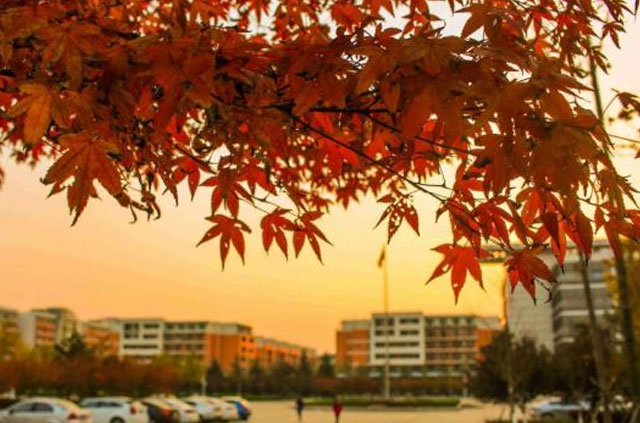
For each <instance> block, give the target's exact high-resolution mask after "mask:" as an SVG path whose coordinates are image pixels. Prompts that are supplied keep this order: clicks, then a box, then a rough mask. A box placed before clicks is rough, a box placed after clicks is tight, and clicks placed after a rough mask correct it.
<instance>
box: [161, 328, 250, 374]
mask: <svg viewBox="0 0 640 423" xmlns="http://www.w3.org/2000/svg"><path fill="white" fill-rule="evenodd" d="M164 352H165V354H167V355H170V356H174V357H185V356H191V357H198V358H200V359H201V360H202V362H203V364H204V365H209V364H211V362H212V361H214V360H215V361H217V362H218V363H219V364H220V367H221V368H222V370H223V371H230V370H231V369H232V368H233V366H234V365H235V363H236V362H237V363H238V364H239V365H240V366H242V367H248V366H249V364H250V363H251V362H252V361H253V360H255V359H256V349H255V345H254V339H253V334H252V331H251V327H249V326H246V325H242V324H239V323H218V322H208V321H182V322H166V323H165V330H164Z"/></svg>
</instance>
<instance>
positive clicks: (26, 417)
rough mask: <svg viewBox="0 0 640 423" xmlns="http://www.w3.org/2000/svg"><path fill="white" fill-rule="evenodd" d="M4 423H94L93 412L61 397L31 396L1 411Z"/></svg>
mask: <svg viewBox="0 0 640 423" xmlns="http://www.w3.org/2000/svg"><path fill="white" fill-rule="evenodd" d="M0 419H1V420H2V423H92V419H91V412H90V411H88V410H83V409H82V408H80V407H78V406H77V405H76V404H74V403H72V402H71V401H67V400H64V399H59V398H29V399H26V400H22V401H19V402H17V403H15V404H14V405H12V406H11V407H9V408H7V409H5V410H3V411H2V412H0Z"/></svg>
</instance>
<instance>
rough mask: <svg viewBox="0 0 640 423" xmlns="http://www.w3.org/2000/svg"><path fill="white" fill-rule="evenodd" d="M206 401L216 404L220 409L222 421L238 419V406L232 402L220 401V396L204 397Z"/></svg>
mask: <svg viewBox="0 0 640 423" xmlns="http://www.w3.org/2000/svg"><path fill="white" fill-rule="evenodd" d="M205 398H206V399H207V400H208V401H210V402H212V403H213V404H215V405H217V406H218V407H219V408H220V410H222V421H225V422H230V421H236V420H240V415H239V414H238V408H237V407H236V406H235V405H234V404H229V403H228V402H226V401H222V400H221V399H220V398H214V397H205Z"/></svg>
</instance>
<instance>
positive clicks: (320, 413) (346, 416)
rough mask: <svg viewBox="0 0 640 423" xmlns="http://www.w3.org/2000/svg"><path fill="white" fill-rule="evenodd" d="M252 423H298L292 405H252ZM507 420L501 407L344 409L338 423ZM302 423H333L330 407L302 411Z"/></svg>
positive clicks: (273, 403)
mask: <svg viewBox="0 0 640 423" xmlns="http://www.w3.org/2000/svg"><path fill="white" fill-rule="evenodd" d="M252 409H253V415H252V416H251V420H250V422H251V423H297V422H298V416H297V415H296V411H295V408H294V403H293V401H264V402H263V401H256V402H253V403H252ZM501 412H504V414H503V417H505V416H506V408H505V406H502V405H494V404H482V405H478V406H475V407H462V408H459V409H425V408H422V409H401V410H397V409H379V408H373V409H372V408H350V407H345V408H344V411H343V413H342V418H341V419H340V423H484V422H485V421H486V420H490V419H496V418H498V417H500V414H501ZM302 422H303V423H333V422H334V418H333V412H332V411H331V407H329V406H327V407H322V406H317V407H316V406H314V407H305V409H304V413H303V417H302Z"/></svg>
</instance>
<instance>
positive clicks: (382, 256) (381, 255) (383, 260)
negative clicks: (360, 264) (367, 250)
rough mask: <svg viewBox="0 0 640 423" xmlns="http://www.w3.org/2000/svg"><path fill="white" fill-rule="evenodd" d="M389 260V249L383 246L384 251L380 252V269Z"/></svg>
mask: <svg viewBox="0 0 640 423" xmlns="http://www.w3.org/2000/svg"><path fill="white" fill-rule="evenodd" d="M386 259H387V248H386V246H384V245H383V246H382V251H380V257H379V258H378V267H382V265H383V264H384V262H385V260H386Z"/></svg>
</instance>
